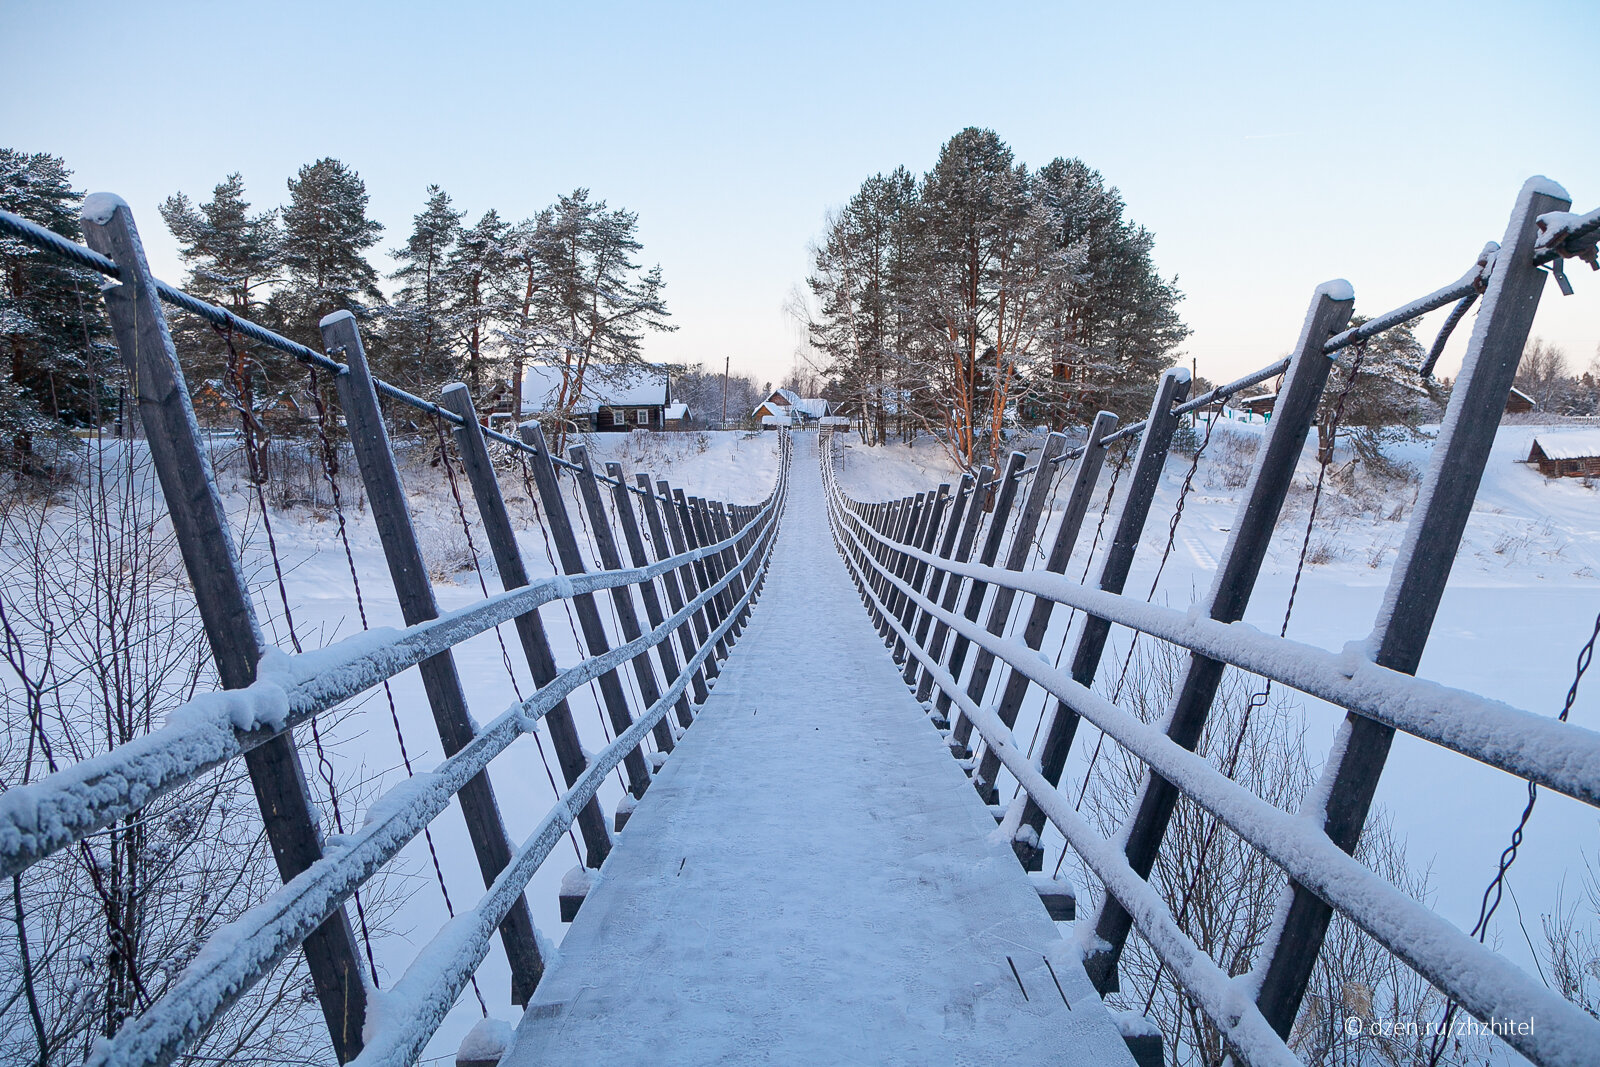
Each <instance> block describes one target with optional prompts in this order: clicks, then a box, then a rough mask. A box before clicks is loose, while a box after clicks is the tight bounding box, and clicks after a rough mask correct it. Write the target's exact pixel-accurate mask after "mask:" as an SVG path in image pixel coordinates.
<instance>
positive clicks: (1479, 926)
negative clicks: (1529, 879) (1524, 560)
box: [1428, 615, 1600, 1067]
mask: <svg viewBox="0 0 1600 1067" xmlns="http://www.w3.org/2000/svg"><path fill="white" fill-rule="evenodd" d="M1596 639H1600V615H1596V616H1595V619H1594V629H1593V630H1591V631H1590V632H1589V639H1588V640H1587V641H1585V642H1584V643H1583V647H1582V648H1580V649H1579V650H1578V662H1577V669H1576V670H1575V671H1574V672H1573V675H1572V684H1571V685H1570V686H1568V687H1567V699H1566V701H1565V703H1563V704H1562V706H1561V714H1560V715H1557V716H1556V719H1557V720H1558V721H1559V722H1566V721H1567V716H1569V715H1570V714H1571V713H1572V705H1573V704H1574V703H1575V702H1576V701H1577V699H1578V685H1579V684H1580V683H1581V682H1582V681H1583V676H1584V673H1585V672H1586V671H1588V669H1589V664H1590V663H1592V662H1593V661H1594V645H1595V641H1596ZM1538 799H1539V786H1538V785H1537V783H1534V782H1529V783H1528V802H1527V804H1526V805H1524V806H1523V809H1522V816H1521V817H1520V818H1519V819H1517V825H1516V826H1515V827H1513V828H1512V830H1511V843H1510V844H1509V845H1507V846H1506V848H1505V851H1503V852H1501V853H1500V862H1499V865H1498V868H1497V869H1496V870H1495V872H1494V877H1493V878H1491V879H1490V880H1489V885H1488V887H1487V888H1486V889H1484V891H1483V899H1482V900H1481V901H1480V902H1479V904H1478V921H1477V922H1475V923H1473V924H1472V930H1471V931H1470V932H1469V935H1468V936H1470V937H1476V938H1477V939H1478V943H1479V944H1482V943H1483V941H1484V939H1485V938H1487V937H1488V936H1489V920H1490V919H1493V918H1494V913H1495V912H1496V911H1497V910H1499V908H1500V901H1501V899H1502V898H1503V896H1504V892H1505V882H1506V875H1507V874H1508V873H1510V871H1511V865H1512V864H1513V863H1516V862H1517V851H1518V849H1520V848H1521V847H1522V834H1523V831H1524V830H1526V829H1527V828H1528V820H1529V819H1530V818H1531V817H1532V816H1533V806H1534V804H1535V803H1537V802H1538ZM1460 1006H1461V1005H1460V1004H1459V1003H1457V1002H1456V1001H1455V1000H1451V1001H1450V1003H1449V1005H1447V1006H1446V1008H1445V1011H1444V1019H1443V1021H1442V1022H1441V1023H1440V1024H1439V1027H1438V1029H1437V1030H1436V1031H1435V1033H1434V1037H1433V1048H1432V1049H1431V1050H1430V1052H1429V1055H1428V1067H1435V1065H1436V1064H1437V1063H1438V1062H1439V1057H1440V1056H1441V1055H1442V1054H1443V1052H1444V1043H1443V1039H1444V1035H1446V1034H1448V1033H1449V1032H1450V1023H1451V1021H1452V1020H1453V1019H1454V1018H1455V1014H1456V1011H1457V1010H1458V1009H1459V1008H1460Z"/></svg>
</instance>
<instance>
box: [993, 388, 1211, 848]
mask: <svg viewBox="0 0 1600 1067" xmlns="http://www.w3.org/2000/svg"><path fill="white" fill-rule="evenodd" d="M1189 385H1190V378H1189V374H1188V372H1187V371H1183V370H1178V369H1174V370H1169V371H1167V372H1166V373H1165V374H1163V375H1162V376H1161V380H1160V382H1159V383H1158V384H1157V386H1156V395H1155V399H1154V400H1153V401H1152V402H1151V404H1150V414H1149V416H1148V417H1147V418H1146V419H1145V424H1144V434H1143V436H1142V437H1141V438H1140V439H1139V452H1138V455H1137V456H1136V457H1135V458H1134V461H1133V472H1132V473H1131V474H1130V475H1129V477H1128V489H1127V493H1126V495H1125V496H1124V497H1123V501H1122V511H1121V513H1120V514H1119V515H1118V516H1117V525H1116V529H1115V531H1114V532H1113V533H1112V535H1111V542H1110V544H1108V545H1107V546H1106V552H1105V556H1104V557H1103V558H1102V560H1101V563H1100V575H1099V577H1098V578H1097V579H1095V581H1094V585H1095V587H1096V588H1099V589H1103V590H1105V591H1106V592H1108V593H1120V592H1122V589H1123V586H1124V585H1126V584H1127V580H1128V571H1129V570H1130V569H1131V568H1132V566H1133V557H1134V553H1135V552H1137V551H1138V548H1139V538H1140V536H1142V535H1143V533H1144V525H1145V521H1146V520H1147V519H1148V518H1149V516H1150V505H1151V502H1152V501H1154V500H1155V495H1156V487H1157V486H1159V485H1160V484H1161V471H1162V469H1163V468H1164V467H1165V466H1166V463H1167V452H1168V450H1169V449H1170V448H1171V447H1172V435H1173V433H1174V431H1176V430H1177V428H1178V418H1179V416H1177V415H1174V414H1173V413H1172V409H1173V408H1174V407H1176V406H1177V405H1179V404H1181V403H1183V401H1184V400H1185V399H1186V398H1187V397H1188V395H1189ZM1110 632H1111V624H1110V623H1109V622H1107V621H1106V620H1105V619H1102V618H1099V617H1097V616H1094V615H1090V616H1088V617H1087V618H1085V619H1084V621H1083V627H1082V628H1081V629H1080V630H1079V631H1078V639H1077V641H1076V643H1075V644H1074V645H1073V652H1072V656H1071V658H1070V660H1069V662H1070V663H1071V664H1072V666H1071V671H1072V678H1073V681H1076V682H1078V683H1080V684H1082V685H1086V686H1088V685H1093V684H1094V676H1095V672H1096V671H1097V670H1098V669H1099V666H1100V656H1101V654H1102V653H1103V652H1104V651H1105V647H1106V637H1107V635H1108V634H1110ZM1077 729H1078V713H1077V712H1075V711H1073V710H1072V709H1071V708H1070V707H1068V706H1067V705H1066V704H1064V703H1062V702H1060V701H1057V702H1056V709H1055V714H1054V715H1053V716H1052V717H1051V719H1050V725H1049V727H1048V728H1047V729H1046V730H1045V739H1044V743H1043V744H1042V745H1041V746H1040V747H1039V773H1041V774H1043V775H1044V777H1045V779H1046V780H1047V781H1049V783H1050V784H1051V785H1053V786H1055V785H1060V784H1061V774H1062V771H1063V770H1064V769H1065V768H1066V765H1067V755H1068V754H1069V753H1070V752H1071V750H1072V740H1073V737H1074V736H1075V735H1076V733H1077ZM1044 823H1045V814H1044V810H1043V809H1042V808H1040V807H1039V805H1038V804H1037V803H1036V802H1035V801H1034V799H1033V798H1032V797H1031V796H1030V797H1029V798H1028V800H1027V804H1026V806H1025V807H1024V809H1023V815H1022V824H1023V825H1024V826H1031V827H1033V831H1034V837H1035V838H1037V837H1038V835H1040V834H1042V833H1044ZM1022 859H1023V861H1024V863H1025V864H1026V863H1029V862H1037V861H1038V857H1036V856H1031V855H1024V856H1023V857H1022Z"/></svg>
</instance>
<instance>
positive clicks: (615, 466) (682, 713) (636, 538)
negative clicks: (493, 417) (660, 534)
mask: <svg viewBox="0 0 1600 1067" xmlns="http://www.w3.org/2000/svg"><path fill="white" fill-rule="evenodd" d="M606 474H607V475H609V476H610V477H611V479H612V481H614V482H616V484H615V485H614V486H612V488H611V500H612V503H613V504H614V505H615V506H616V509H617V524H618V525H619V526H621V527H622V539H623V540H624V541H625V542H627V545H628V558H629V560H630V561H631V562H632V564H633V566H635V567H647V566H649V565H650V556H649V553H648V552H647V551H646V550H645V547H644V537H643V535H641V534H640V532H639V519H638V517H637V516H636V515H634V513H633V501H632V500H631V499H630V496H631V494H630V493H629V492H628V483H627V481H626V480H625V476H624V474H623V472H622V464H620V463H607V464H606ZM645 492H646V495H647V496H648V493H649V490H648V489H646V491H645ZM639 596H640V599H642V600H643V601H644V615H645V618H646V619H647V620H649V623H650V628H651V629H652V630H654V629H655V628H656V627H658V626H660V625H661V624H662V623H663V622H665V621H666V619H667V616H666V613H665V612H663V611H662V610H661V597H660V596H659V595H658V594H657V592H656V583H655V581H654V580H651V581H646V582H642V583H640V585H639ZM673 611H674V613H676V611H677V609H676V608H674V609H673ZM691 654H692V653H691ZM656 658H657V659H658V660H660V661H661V673H662V675H663V676H664V677H665V678H666V680H667V685H669V686H670V685H671V684H672V683H673V682H676V681H677V680H678V676H679V675H680V674H682V673H683V671H682V669H681V668H680V667H679V665H678V653H677V651H676V650H675V649H674V648H673V645H672V637H671V635H668V636H667V637H666V638H664V639H663V640H662V641H661V642H660V643H659V644H657V645H656ZM673 707H675V708H676V709H677V712H678V725H680V726H684V727H687V726H688V725H689V724H690V723H691V722H693V721H694V713H693V712H692V711H691V710H690V709H689V695H688V693H687V692H684V693H680V694H678V699H677V702H676V703H675V704H674V705H673Z"/></svg>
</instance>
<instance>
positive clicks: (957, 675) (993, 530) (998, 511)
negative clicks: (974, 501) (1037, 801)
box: [936, 452, 1028, 760]
mask: <svg viewBox="0 0 1600 1067" xmlns="http://www.w3.org/2000/svg"><path fill="white" fill-rule="evenodd" d="M1027 460H1028V457H1027V456H1026V455H1024V454H1023V453H1021V452H1013V453H1011V457H1010V458H1009V459H1008V460H1007V461H1006V472H1005V474H1003V475H1002V476H1001V478H1000V484H999V486H998V491H997V492H995V493H994V496H993V497H992V498H991V497H990V496H989V493H990V492H991V491H993V490H994V488H995V487H985V486H979V488H978V491H979V492H980V493H983V494H984V498H985V499H993V500H994V508H993V510H991V511H990V513H989V531H988V533H987V534H986V535H985V536H984V539H983V549H982V550H981V551H980V552H979V553H978V562H979V564H981V565H982V566H985V567H993V566H994V562H995V560H996V559H998V558H999V556H1000V542H1001V540H1002V539H1004V537H1005V532H1006V521H1007V519H1008V518H1009V517H1010V515H1011V505H1012V503H1013V502H1014V501H1015V500H1016V498H1017V482H1018V481H1020V480H1021V474H1022V467H1023V464H1025V463H1026V462H1027ZM978 510H980V511H981V510H982V509H981V508H980V509H978ZM988 591H989V583H988V582H980V581H973V582H972V584H971V585H969V586H968V587H967V601H966V603H965V604H964V605H963V606H962V609H961V614H962V615H963V616H965V618H966V620H967V621H968V622H977V621H978V616H979V614H981V613H982V611H983V598H984V595H985V594H986V593H987V592H988ZM969 645H970V642H969V641H968V640H967V637H966V635H965V634H956V639H955V640H954V641H952V642H951V643H950V661H949V663H947V664H946V665H945V666H946V668H947V669H948V670H949V671H950V677H951V678H954V679H955V680H956V684H957V685H959V684H961V669H962V667H963V666H964V665H965V663H966V660H967V648H968V646H969ZM936 707H937V708H938V710H939V712H940V713H941V714H943V715H945V716H946V717H948V716H949V714H950V694H949V693H946V692H943V691H941V692H940V693H939V700H938V703H937V705H936ZM963 726H965V733H961V732H960V731H961V729H962V727H963ZM971 735H972V724H971V723H970V722H966V721H965V720H962V721H961V722H958V723H956V730H954V731H952V732H951V734H950V751H951V752H953V753H955V756H956V758H957V759H963V760H964V759H971V758H972V753H971V752H970V751H968V749H967V738H968V737H970V736H971Z"/></svg>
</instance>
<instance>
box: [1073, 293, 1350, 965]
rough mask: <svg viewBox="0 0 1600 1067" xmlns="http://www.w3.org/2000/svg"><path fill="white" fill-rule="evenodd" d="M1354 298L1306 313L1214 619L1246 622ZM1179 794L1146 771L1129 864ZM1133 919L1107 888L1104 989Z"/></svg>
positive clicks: (1226, 563)
mask: <svg viewBox="0 0 1600 1067" xmlns="http://www.w3.org/2000/svg"><path fill="white" fill-rule="evenodd" d="M1354 303H1355V297H1354V296H1353V294H1352V293H1351V292H1350V286H1349V285H1348V283H1345V282H1334V283H1330V284H1328V285H1325V286H1322V287H1321V288H1319V289H1318V290H1317V294H1316V296H1314V297H1313V298H1312V301H1311V307H1310V309H1309V310H1308V311H1307V312H1306V319H1305V325H1304V327H1303V328H1302V329H1301V332H1300V341H1299V344H1297V345H1296V346H1295V351H1294V355H1293V356H1292V357H1291V358H1290V362H1289V369H1288V371H1287V372H1286V373H1285V375H1284V380H1283V388H1282V389H1280V390H1279V391H1278V401H1277V405H1276V406H1275V407H1274V409H1273V412H1272V425H1271V428H1270V429H1269V430H1268V431H1267V436H1266V440H1265V441H1263V442H1262V445H1261V450H1260V452H1259V454H1258V455H1257V456H1256V465H1255V470H1254V471H1252V472H1251V475H1250V484H1249V486H1248V488H1247V489H1246V490H1245V500H1244V503H1243V505H1242V506H1241V507H1240V509H1239V514H1238V516H1237V517H1236V518H1235V519H1234V523H1233V534H1232V537H1231V540H1230V541H1229V543H1228V549H1227V551H1226V552H1225V553H1223V558H1222V563H1221V565H1220V566H1219V568H1218V569H1217V576H1216V579H1215V580H1214V581H1213V583H1212V586H1211V592H1210V594H1209V596H1208V598H1207V604H1206V605H1205V606H1206V612H1207V614H1208V615H1209V617H1210V618H1212V619H1215V620H1217V621H1218V622H1237V621H1238V620H1239V619H1241V618H1243V617H1244V610H1245V607H1246V605H1248V604H1249V602H1250V593H1251V592H1252V590H1253V589H1254V588H1255V582H1256V576H1257V575H1258V574H1259V573H1260V571H1261V561H1262V560H1263V559H1265V558H1266V554H1267V546H1268V544H1269V543H1270V542H1271V540H1272V531H1273V528H1274V527H1275V526H1276V525H1277V521H1278V513H1279V511H1280V510H1281V509H1282V507H1283V501H1284V497H1285V496H1287V495H1288V492H1289V486H1290V484H1291V483H1292V482H1293V481H1294V469H1295V465H1296V464H1297V463H1298V462H1299V461H1300V453H1301V451H1302V450H1303V449H1304V447H1305V443H1306V434H1307V433H1308V432H1309V431H1310V429H1311V424H1312V423H1313V422H1314V421H1315V420H1316V413H1317V402H1318V400H1320V399H1321V397H1322V388H1323V386H1324V385H1325V384H1326V383H1327V381H1328V372H1329V370H1330V369H1331V367H1332V365H1333V361H1332V360H1330V359H1329V358H1328V357H1327V356H1325V355H1323V352H1322V346H1323V344H1324V343H1325V342H1326V341H1327V340H1328V338H1329V337H1331V336H1332V335H1333V334H1334V333H1336V332H1337V331H1339V330H1341V329H1343V328H1344V326H1345V324H1346V323H1347V322H1349V321H1350V311H1351V308H1352V306H1353V305H1354ZM1225 666H1226V664H1224V663H1222V662H1221V661H1220V660H1214V659H1210V658H1208V657H1205V656H1201V655H1199V654H1198V653H1193V654H1191V655H1190V657H1189V667H1188V671H1187V673H1186V674H1185V676H1184V679H1183V681H1182V683H1181V684H1180V686H1179V688H1178V692H1177V695H1176V696H1175V697H1174V698H1173V702H1172V711H1171V714H1170V715H1169V716H1168V718H1167V736H1168V737H1169V738H1171V739H1172V740H1173V741H1174V742H1176V743H1177V744H1179V745H1181V746H1182V747H1184V748H1187V749H1190V750H1191V751H1192V750H1193V749H1194V747H1195V745H1196V744H1198V743H1199V740H1200V733H1201V731H1202V730H1203V729H1204V727H1205V723H1206V719H1207V717H1208V716H1209V715H1210V712H1211V702H1212V699H1213V698H1214V697H1215V696H1216V692H1217V685H1218V684H1219V683H1220V682H1221V681H1222V672H1223V668H1224V667H1225ZM1177 800H1178V790H1177V788H1176V787H1175V786H1173V784H1172V783H1171V782H1169V781H1167V780H1166V779H1165V778H1163V777H1161V776H1160V775H1158V774H1156V773H1155V772H1154V771H1152V772H1151V773H1150V774H1149V775H1147V776H1146V778H1145V780H1144V785H1143V787H1142V789H1141V790H1140V795H1139V800H1138V802H1137V804H1136V805H1135V807H1134V811H1133V816H1132V818H1131V820H1130V822H1129V824H1128V833H1127V837H1126V843H1125V845H1124V852H1125V854H1126V855H1127V857H1128V864H1129V866H1131V867H1132V868H1133V869H1134V871H1135V872H1136V873H1137V874H1138V875H1139V877H1141V878H1148V877H1149V876H1150V869H1151V868H1152V867H1153V866H1154V865H1155V860H1156V854H1157V852H1158V851H1159V850H1160V847H1161V840H1162V838H1163V837H1164V836H1165V835H1166V830H1167V824H1168V822H1169V821H1170V820H1171V818H1172V811H1173V808H1174V806H1175V805H1176V804H1177ZM1132 925H1133V919H1132V917H1130V916H1129V914H1128V912H1127V910H1126V909H1124V908H1123V907H1122V905H1121V904H1119V903H1118V902H1117V901H1116V899H1115V898H1113V897H1110V896H1109V895H1108V896H1107V897H1106V899H1105V900H1104V901H1102V903H1101V905H1100V913H1099V915H1098V916H1097V918H1096V922H1095V934H1096V936H1097V937H1098V938H1099V940H1100V943H1101V944H1102V945H1103V946H1104V947H1103V948H1101V949H1100V950H1098V951H1096V952H1094V953H1093V954H1091V955H1090V956H1089V957H1088V958H1087V959H1086V960H1085V961H1084V967H1085V969H1086V970H1087V971H1088V972H1089V977H1090V979H1091V980H1092V981H1094V983H1095V985H1096V987H1097V988H1099V989H1100V990H1101V991H1102V992H1108V991H1112V990H1114V989H1115V988H1116V986H1117V977H1116V969H1117V960H1118V959H1119V958H1120V957H1121V954H1122V946H1123V943H1124V942H1125V941H1126V940H1127V937H1128V932H1129V930H1130V929H1131V928H1132Z"/></svg>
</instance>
